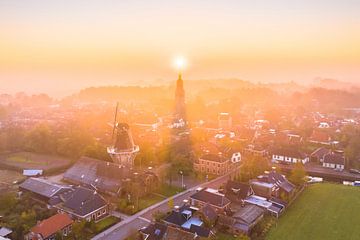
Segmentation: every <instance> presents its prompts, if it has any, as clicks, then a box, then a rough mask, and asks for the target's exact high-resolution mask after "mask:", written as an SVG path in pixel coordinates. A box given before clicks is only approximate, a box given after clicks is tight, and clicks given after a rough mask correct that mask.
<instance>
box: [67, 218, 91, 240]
mask: <svg viewBox="0 0 360 240" xmlns="http://www.w3.org/2000/svg"><path fill="white" fill-rule="evenodd" d="M85 226H86V221H85V220H83V221H81V222H75V223H74V224H73V225H72V230H71V233H70V234H69V236H70V238H71V239H75V240H82V239H87V237H88V235H89V234H88V232H87V231H86V229H85Z"/></svg>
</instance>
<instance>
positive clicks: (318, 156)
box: [310, 147, 331, 163]
mask: <svg viewBox="0 0 360 240" xmlns="http://www.w3.org/2000/svg"><path fill="white" fill-rule="evenodd" d="M329 153H331V150H330V149H328V148H324V147H320V148H318V149H316V150H315V151H314V152H313V153H312V154H311V155H310V157H311V160H312V161H316V162H320V163H322V162H324V157H325V155H327V154H329Z"/></svg>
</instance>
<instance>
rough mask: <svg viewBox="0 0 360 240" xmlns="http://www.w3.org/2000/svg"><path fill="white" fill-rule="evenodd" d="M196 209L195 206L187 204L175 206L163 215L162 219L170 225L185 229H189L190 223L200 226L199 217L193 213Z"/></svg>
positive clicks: (201, 223)
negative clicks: (166, 214)
mask: <svg viewBox="0 0 360 240" xmlns="http://www.w3.org/2000/svg"><path fill="white" fill-rule="evenodd" d="M197 210H198V209H197V208H194V207H191V206H189V205H183V206H182V207H178V206H176V209H175V210H173V211H172V212H171V213H170V214H169V215H168V216H167V217H165V218H164V219H163V221H164V222H165V223H166V224H168V225H170V226H174V227H181V228H183V229H187V230H189V229H190V227H191V225H192V224H193V225H198V226H202V225H203V222H202V221H201V219H200V218H198V217H196V216H195V215H194V213H195V212H196V211H197Z"/></svg>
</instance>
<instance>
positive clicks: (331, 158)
mask: <svg viewBox="0 0 360 240" xmlns="http://www.w3.org/2000/svg"><path fill="white" fill-rule="evenodd" d="M324 163H333V164H341V165H345V157H344V156H343V155H342V154H338V153H329V154H326V155H325V156H324Z"/></svg>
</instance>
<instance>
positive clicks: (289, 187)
mask: <svg viewBox="0 0 360 240" xmlns="http://www.w3.org/2000/svg"><path fill="white" fill-rule="evenodd" d="M258 180H260V181H262V182H266V183H271V184H275V185H277V186H278V187H280V188H282V189H283V190H284V191H286V192H291V191H293V190H294V188H295V186H294V184H292V183H291V182H289V181H288V180H287V179H286V178H285V177H284V176H283V175H281V174H280V173H278V172H276V171H275V170H272V171H270V172H268V173H266V174H264V175H260V176H258Z"/></svg>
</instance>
